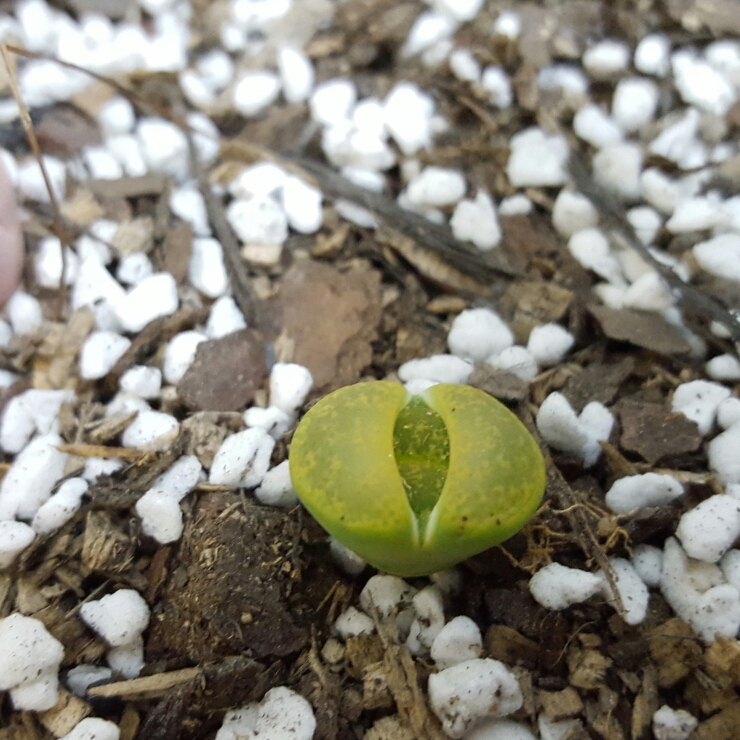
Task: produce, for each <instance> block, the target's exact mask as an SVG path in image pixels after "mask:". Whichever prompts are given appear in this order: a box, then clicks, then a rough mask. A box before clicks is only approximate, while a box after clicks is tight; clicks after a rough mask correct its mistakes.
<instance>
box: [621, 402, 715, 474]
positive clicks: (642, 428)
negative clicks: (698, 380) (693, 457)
mask: <svg viewBox="0 0 740 740" xmlns="http://www.w3.org/2000/svg"><path fill="white" fill-rule="evenodd" d="M617 412H618V414H619V420H620V422H621V424H622V437H621V439H620V441H619V443H620V445H621V447H622V449H623V450H626V451H627V452H636V453H637V454H638V455H640V456H641V457H643V458H644V459H645V460H647V462H649V463H650V464H651V465H655V463H657V462H658V461H659V460H662V459H663V458H667V457H673V456H675V455H683V454H685V453H687V452H696V450H698V449H699V446H700V445H701V439H702V438H701V434H699V428H698V427H697V426H696V424H695V423H694V422H693V421H690V420H689V419H687V418H686V417H685V416H684V415H683V414H677V413H674V412H673V411H671V410H670V409H668V408H666V407H665V406H664V405H663V404H661V403H643V402H638V401H630V400H628V399H625V400H623V401H620V403H619V404H617Z"/></svg>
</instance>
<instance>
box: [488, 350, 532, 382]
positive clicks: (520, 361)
mask: <svg viewBox="0 0 740 740" xmlns="http://www.w3.org/2000/svg"><path fill="white" fill-rule="evenodd" d="M486 362H487V363H488V364H489V365H491V366H492V367H495V368H497V369H499V370H506V371H507V372H510V373H513V374H514V375H516V376H517V377H518V378H521V379H522V380H523V381H524V382H526V383H531V382H532V381H533V380H534V379H535V378H536V377H537V374H538V373H539V371H540V369H539V366H538V365H537V360H535V358H534V357H533V356H532V353H531V352H530V351H529V350H528V349H526V348H525V347H516V346H514V347H507V348H506V349H505V350H503V352H499V353H498V354H497V355H492V356H491V357H489V358H488V359H487V360H486Z"/></svg>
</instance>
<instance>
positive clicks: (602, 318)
mask: <svg viewBox="0 0 740 740" xmlns="http://www.w3.org/2000/svg"><path fill="white" fill-rule="evenodd" d="M588 311H589V313H590V314H591V315H592V316H593V317H594V318H595V319H596V320H597V321H598V322H599V324H600V325H601V328H602V329H603V331H604V334H606V336H607V337H609V339H615V340H617V341H619V342H630V343H631V344H634V345H636V346H638V347H643V348H644V349H649V350H650V351H652V352H657V353H658V354H659V355H669V356H670V355H688V354H689V353H690V352H691V345H690V344H689V343H688V341H687V340H686V338H685V337H684V335H683V334H682V333H681V331H680V330H679V329H678V327H675V326H673V325H672V324H669V323H668V322H667V321H666V320H665V319H664V318H663V317H662V316H661V315H660V314H658V313H648V312H647V311H633V310H631V309H621V310H617V309H614V308H607V307H606V306H596V305H594V304H591V305H589V306H588Z"/></svg>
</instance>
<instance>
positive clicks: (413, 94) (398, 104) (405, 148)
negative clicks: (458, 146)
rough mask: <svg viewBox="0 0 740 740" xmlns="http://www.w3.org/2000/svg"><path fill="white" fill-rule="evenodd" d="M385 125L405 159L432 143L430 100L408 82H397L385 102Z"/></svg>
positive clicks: (429, 97)
mask: <svg viewBox="0 0 740 740" xmlns="http://www.w3.org/2000/svg"><path fill="white" fill-rule="evenodd" d="M383 109H384V112H385V123H386V126H387V127H388V131H389V132H390V134H391V136H392V137H393V139H394V141H395V142H396V144H398V148H399V149H400V150H401V151H402V152H403V154H404V155H406V156H407V157H410V156H413V155H414V154H416V153H417V152H418V151H419V150H420V149H425V148H427V147H428V146H430V145H431V143H432V117H433V115H434V100H433V99H432V97H431V96H429V95H427V94H426V93H424V92H422V90H421V89H420V88H419V87H417V86H416V85H414V84H412V83H410V82H399V83H398V84H397V85H396V86H395V87H394V88H393V89H392V90H391V91H390V93H389V94H388V96H387V97H386V99H385V102H384V105H383Z"/></svg>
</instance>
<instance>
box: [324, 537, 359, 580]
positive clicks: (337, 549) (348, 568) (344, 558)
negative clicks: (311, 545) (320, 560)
mask: <svg viewBox="0 0 740 740" xmlns="http://www.w3.org/2000/svg"><path fill="white" fill-rule="evenodd" d="M329 551H330V552H331V556H332V559H333V560H334V562H335V563H336V564H337V565H338V566H339V567H340V568H341V569H342V570H343V571H344V572H345V573H346V574H347V575H350V576H358V575H360V573H362V571H363V570H365V568H366V567H367V563H366V562H365V561H364V560H363V559H362V558H361V557H360V556H359V555H358V554H357V553H356V552H353V551H352V550H350V549H349V548H348V547H346V546H345V545H343V544H342V543H341V542H340V541H339V540H338V539H336V538H334V537H331V538H330V539H329Z"/></svg>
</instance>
